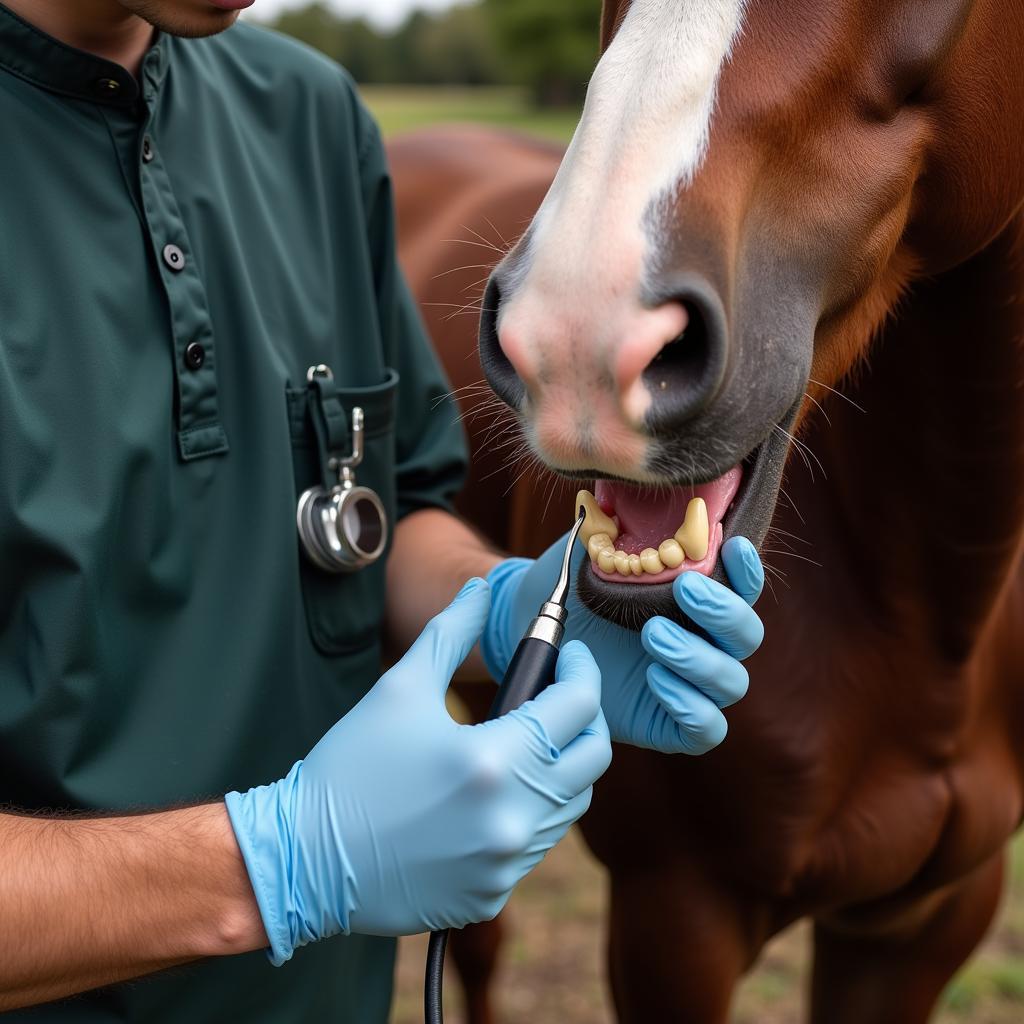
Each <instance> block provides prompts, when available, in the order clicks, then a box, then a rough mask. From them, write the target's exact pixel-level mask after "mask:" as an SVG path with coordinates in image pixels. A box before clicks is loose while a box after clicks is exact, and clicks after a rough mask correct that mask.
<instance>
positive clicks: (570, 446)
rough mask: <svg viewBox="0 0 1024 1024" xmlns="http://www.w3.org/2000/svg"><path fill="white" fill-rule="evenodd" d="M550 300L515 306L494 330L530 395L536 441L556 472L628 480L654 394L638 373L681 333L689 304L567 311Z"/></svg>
mask: <svg viewBox="0 0 1024 1024" xmlns="http://www.w3.org/2000/svg"><path fill="white" fill-rule="evenodd" d="M547 298H548V301H547V302H544V303H540V304H538V303H536V302H533V303H530V304H529V306H527V307H522V306H520V307H519V308H516V307H515V305H514V304H513V305H512V306H511V307H510V308H509V309H507V310H506V315H505V316H504V317H503V319H502V322H501V325H500V327H499V329H498V342H499V344H500V346H501V349H502V352H503V353H504V355H505V357H506V358H507V359H508V361H509V363H510V364H511V366H512V368H513V369H514V370H515V372H516V374H517V375H518V376H519V379H520V380H521V381H522V382H523V384H524V385H525V386H526V390H527V393H528V395H529V406H530V408H529V412H528V416H529V418H530V419H531V420H532V427H533V439H534V442H535V443H536V445H537V447H538V448H539V450H540V452H541V454H542V455H545V456H546V457H548V458H549V460H550V461H551V462H552V464H554V465H557V466H559V467H563V468H566V469H574V468H579V466H587V467H592V466H594V465H595V464H600V465H601V466H602V467H604V468H606V469H608V470H609V471H611V470H612V469H615V468H617V469H618V471H619V472H620V473H623V474H626V475H633V474H635V473H636V469H637V467H638V466H639V465H642V463H643V461H644V454H645V450H646V447H647V443H648V438H647V436H646V434H645V433H644V432H643V430H642V428H643V423H644V418H645V416H646V414H647V411H648V409H649V407H650V405H651V401H652V393H651V391H650V387H649V384H648V382H645V381H644V379H643V374H644V371H645V370H646V369H647V367H648V366H649V365H650V364H651V362H652V360H654V359H655V358H656V357H657V355H658V353H659V352H661V350H662V349H663V348H664V347H665V346H666V345H668V344H669V343H671V342H673V341H674V340H675V339H677V338H678V337H679V336H680V335H681V334H682V333H683V331H684V330H685V329H686V326H687V324H688V322H689V315H688V313H687V311H686V307H685V306H683V305H682V303H679V302H669V303H665V304H664V305H662V306H658V307H657V308H655V309H645V308H644V307H642V306H641V305H639V303H628V304H627V303H625V302H623V303H621V304H619V303H615V304H613V305H612V308H610V309H609V308H605V309H603V310H597V309H585V308H572V309H568V308H566V303H565V302H564V299H563V301H562V302H559V301H558V298H560V297H556V296H550V295H549V296H548V297H547ZM551 300H554V301H551ZM558 307H561V308H558ZM616 307H617V308H616ZM542 308H543V315H542ZM654 386H656V384H655V385H654Z"/></svg>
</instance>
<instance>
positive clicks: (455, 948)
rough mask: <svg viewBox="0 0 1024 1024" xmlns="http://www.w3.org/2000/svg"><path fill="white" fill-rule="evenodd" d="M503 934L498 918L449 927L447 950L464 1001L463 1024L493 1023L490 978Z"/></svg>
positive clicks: (494, 1019) (496, 963)
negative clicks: (464, 1019)
mask: <svg viewBox="0 0 1024 1024" xmlns="http://www.w3.org/2000/svg"><path fill="white" fill-rule="evenodd" d="M504 938H505V934H504V929H503V927H502V924H501V917H500V916H499V917H496V918H495V919H494V920H493V921H482V922H481V923H480V924H471V925H468V926H467V927H465V928H456V929H453V931H452V934H451V938H450V939H449V940H448V949H449V952H450V953H451V955H452V960H453V961H454V962H455V968H456V970H457V971H458V972H459V980H460V981H461V982H462V993H463V996H464V997H465V1000H466V1024H495V1021H496V1020H497V1017H496V1016H495V1014H494V1007H493V1005H492V1000H491V979H492V978H493V977H494V971H495V969H496V968H497V966H498V954H499V952H500V950H501V945H502V942H503V941H504Z"/></svg>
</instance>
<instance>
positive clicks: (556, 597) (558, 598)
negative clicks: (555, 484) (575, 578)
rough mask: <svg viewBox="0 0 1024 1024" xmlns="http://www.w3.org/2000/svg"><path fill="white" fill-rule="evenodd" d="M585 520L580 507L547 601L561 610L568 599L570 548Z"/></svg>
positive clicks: (583, 511)
mask: <svg viewBox="0 0 1024 1024" xmlns="http://www.w3.org/2000/svg"><path fill="white" fill-rule="evenodd" d="M586 518H587V510H586V509H585V508H584V507H583V506H582V505H581V506H580V508H579V518H578V519H577V520H576V523H575V525H574V526H573V528H572V529H571V530H570V531H569V536H568V537H567V538H566V544H565V552H564V554H563V555H562V568H561V571H560V572H559V573H558V582H557V583H556V584H555V589H554V590H553V591H552V593H551V597H550V598H549V599H548V600H549V601H550V603H551V604H557V605H561V606H562V607H563V608H564V607H565V603H566V601H567V600H568V599H569V563H570V561H571V560H572V547H573V545H574V544H575V543H576V538H577V537H578V536H579V535H580V530H581V529H583V523H584V521H585V520H586Z"/></svg>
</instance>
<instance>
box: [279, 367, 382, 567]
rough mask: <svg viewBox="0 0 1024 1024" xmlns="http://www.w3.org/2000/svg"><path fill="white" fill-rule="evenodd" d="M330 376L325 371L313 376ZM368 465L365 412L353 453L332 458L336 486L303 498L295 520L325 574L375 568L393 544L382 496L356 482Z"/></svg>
mask: <svg viewBox="0 0 1024 1024" xmlns="http://www.w3.org/2000/svg"><path fill="white" fill-rule="evenodd" d="M317 376H319V377H327V378H329V377H330V376H332V375H331V371H330V370H329V369H328V368H327V367H325V366H317V367H311V368H310V370H309V373H308V374H307V379H308V380H310V382H312V381H313V379H314V377H317ZM362 461H363V410H362V409H360V408H359V407H358V406H357V407H356V408H354V409H353V410H352V453H351V455H347V456H344V457H339V456H337V455H332V456H331V457H330V459H329V461H328V463H327V465H328V468H329V469H330V470H332V471H333V472H335V473H337V475H338V482H337V483H336V484H335V485H334V486H333V487H330V488H328V487H324V486H319V485H318V486H316V487H310V488H309V489H308V490H306V491H303V492H302V495H301V496H300V497H299V504H298V508H297V510H296V515H295V520H296V525H297V526H298V530H299V539H300V541H301V542H302V548H303V550H304V551H305V552H306V555H307V557H308V558H309V560H310V562H312V563H313V565H315V566H317V568H320V569H323V570H324V571H325V572H333V573H341V572H355V571H356V570H358V569H365V568H366V566H368V565H372V564H373V563H374V562H376V561H377V559H378V558H380V556H381V555H382V554H383V553H384V548H385V547H386V546H387V541H388V517H387V512H386V511H385V509H384V503H383V502H382V501H381V500H380V495H378V494H377V492H376V491H374V490H373V489H372V488H370V487H363V486H360V485H359V484H357V483H356V478H355V469H356V467H357V466H358V465H359V464H360V463H361V462H362Z"/></svg>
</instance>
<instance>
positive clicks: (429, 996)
mask: <svg viewBox="0 0 1024 1024" xmlns="http://www.w3.org/2000/svg"><path fill="white" fill-rule="evenodd" d="M449 934H450V933H449V931H448V929H447V928H445V930H444V931H443V932H431V933H430V944H429V945H428V946H427V972H426V978H425V980H424V983H423V1020H424V1021H425V1022H426V1024H444V1000H443V999H442V997H441V993H442V989H443V987H444V951H445V950H446V949H447V948H448V935H449Z"/></svg>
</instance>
